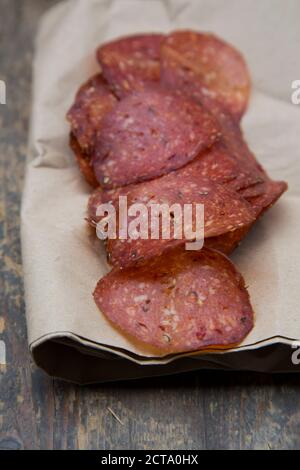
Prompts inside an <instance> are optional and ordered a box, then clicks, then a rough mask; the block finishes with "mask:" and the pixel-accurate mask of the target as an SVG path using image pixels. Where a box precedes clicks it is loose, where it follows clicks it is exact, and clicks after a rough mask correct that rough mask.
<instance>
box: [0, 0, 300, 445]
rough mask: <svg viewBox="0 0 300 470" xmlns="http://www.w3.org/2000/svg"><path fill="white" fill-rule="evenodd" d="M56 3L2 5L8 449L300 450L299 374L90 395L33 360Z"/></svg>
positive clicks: (121, 388) (3, 411)
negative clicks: (49, 53) (40, 45)
mask: <svg viewBox="0 0 300 470" xmlns="http://www.w3.org/2000/svg"><path fill="white" fill-rule="evenodd" d="M55 3H57V2H55V1H50V0H26V1H20V0H0V11H1V22H0V43H1V52H2V54H1V58H0V79H2V80H5V82H6V84H7V105H6V106H4V105H1V106H0V125H1V139H0V158H1V161H0V178H1V183H0V237H1V239H0V327H1V328H0V339H2V340H4V341H5V344H6V349H7V364H6V366H3V365H2V366H0V449H78V448H79V449H271V448H274V449H294V448H299V444H300V387H299V385H300V376H299V375H289V376H284V375H277V376H268V375H262V374H254V373H238V372H236V373H228V372H218V373H217V372H210V371H208V372H198V373H190V374H182V375H180V376H174V377H171V378H170V377H165V378H156V379H148V380H142V381H135V382H134V381H132V382H129V383H117V384H108V385H101V386H93V387H85V388H83V387H78V386H73V385H70V384H66V383H62V382H60V381H57V380H53V379H51V378H49V377H47V376H46V375H45V374H43V373H42V372H41V371H40V370H38V369H37V368H36V367H35V366H34V364H33V363H32V362H31V360H30V356H29V354H28V350H27V341H26V324H25V307H24V297H23V285H22V266H21V252H20V237H19V208H20V198H21V191H22V184H23V177H24V165H25V154H26V141H27V131H28V117H29V111H30V89H31V61H32V54H33V38H34V34H35V30H36V26H37V21H38V19H39V17H40V15H41V14H42V13H43V12H44V11H45V10H46V9H47V8H48V7H49V6H52V5H54V4H55ZM3 18H4V21H3ZM116 416H117V417H118V418H119V420H118V419H116Z"/></svg>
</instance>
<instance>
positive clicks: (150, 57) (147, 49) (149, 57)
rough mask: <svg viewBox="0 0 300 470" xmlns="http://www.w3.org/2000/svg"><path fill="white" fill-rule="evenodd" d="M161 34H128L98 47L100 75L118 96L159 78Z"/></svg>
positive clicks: (139, 88) (122, 95) (141, 87)
mask: <svg viewBox="0 0 300 470" xmlns="http://www.w3.org/2000/svg"><path fill="white" fill-rule="evenodd" d="M162 39H163V35H161V34H145V35H136V36H130V37H126V38H122V39H118V40H116V41H113V42H109V43H107V44H104V45H103V46H101V47H99V49H98V50H97V58H98V60H99V63H100V65H101V68H102V71H103V74H104V76H105V78H106V80H107V81H108V83H109V84H110V86H111V87H112V89H113V90H114V92H115V93H116V95H117V96H119V97H120V98H122V97H124V96H126V95H127V94H128V93H129V92H131V91H134V90H141V89H143V88H144V85H145V84H147V83H153V82H157V81H159V77H160V62H159V58H160V45H161V41H162Z"/></svg>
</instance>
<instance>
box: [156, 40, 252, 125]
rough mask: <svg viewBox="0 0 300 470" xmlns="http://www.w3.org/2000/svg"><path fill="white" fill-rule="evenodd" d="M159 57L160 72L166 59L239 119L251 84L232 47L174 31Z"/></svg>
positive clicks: (240, 56) (220, 42)
mask: <svg viewBox="0 0 300 470" xmlns="http://www.w3.org/2000/svg"><path fill="white" fill-rule="evenodd" d="M161 56H162V69H164V66H165V63H164V60H165V59H166V56H167V60H168V61H170V60H172V62H173V64H175V66H176V67H177V68H179V69H180V70H181V71H182V73H184V74H185V75H187V74H191V75H193V76H194V77H197V78H198V80H200V82H201V90H202V93H203V94H206V95H208V96H210V97H212V98H213V99H215V100H216V101H218V102H220V103H221V104H222V106H223V107H224V108H225V109H226V110H228V111H229V112H230V113H231V114H232V115H233V116H235V117H236V118H237V119H240V118H241V117H242V115H243V114H244V112H245V110H246V108H247V104H248V99H249V94H250V88H251V83H250V76H249V72H248V69H247V66H246V63H245V61H244V59H243V57H242V55H241V54H240V53H239V52H238V51H237V50H236V49H235V48H234V47H232V46H231V45H229V44H227V43H226V42H224V41H222V40H221V39H219V38H217V37H216V36H214V35H212V34H202V33H196V32H193V31H175V32H174V33H172V34H170V35H169V36H167V37H166V38H165V40H164V41H163V43H162V48H161ZM163 73H164V70H163V71H162V74H163Z"/></svg>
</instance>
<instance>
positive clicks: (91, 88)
mask: <svg viewBox="0 0 300 470" xmlns="http://www.w3.org/2000/svg"><path fill="white" fill-rule="evenodd" d="M116 102H117V100H116V98H115V97H114V95H113V94H112V93H111V92H110V91H109V89H108V87H107V84H106V83H105V81H104V80H103V78H102V76H101V75H100V74H98V75H95V76H94V77H92V78H90V79H89V80H88V81H87V82H86V83H84V84H83V85H82V87H81V88H80V89H79V91H78V93H77V95H76V98H75V102H74V104H73V105H72V107H71V108H70V110H69V112H68V114H67V119H68V120H69V122H70V123H71V130H72V134H73V135H74V137H76V139H77V141H78V144H79V146H80V147H81V149H82V150H83V151H84V152H86V153H87V154H90V153H91V151H92V150H93V148H94V139H95V135H96V133H97V131H100V129H101V125H102V120H103V117H104V116H105V115H106V114H107V113H108V112H109V111H111V109H112V108H113V107H114V105H115V104H116Z"/></svg>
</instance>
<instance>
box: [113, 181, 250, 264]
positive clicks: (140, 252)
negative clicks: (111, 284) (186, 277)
mask: <svg viewBox="0 0 300 470" xmlns="http://www.w3.org/2000/svg"><path fill="white" fill-rule="evenodd" d="M140 203H141V204H143V205H145V206H146V207H147V208H149V210H148V224H149V228H148V239H144V238H137V239H132V237H131V238H128V239H125V240H122V239H120V238H118V237H117V238H116V239H110V240H108V242H107V251H108V256H109V262H110V263H111V264H112V265H113V266H119V267H125V266H130V265H133V264H136V263H140V262H142V261H144V260H145V259H149V258H152V257H154V256H159V255H161V254H162V253H163V252H164V251H166V250H169V249H170V248H173V247H175V246H180V245H183V244H184V243H186V242H187V241H193V240H195V238H196V236H195V235H194V233H196V206H197V205H199V204H202V205H203V206H204V226H203V229H204V237H205V238H209V237H215V236H218V235H221V234H223V233H227V232H230V231H234V230H236V229H238V228H240V227H244V226H245V225H248V224H249V223H252V222H253V221H254V220H255V217H254V214H253V211H252V209H251V206H250V204H249V203H248V202H247V201H245V200H244V199H243V198H242V197H240V196H238V194H237V193H236V192H234V191H231V190H230V189H229V188H226V187H224V186H221V185H218V184H216V183H213V182H212V181H210V180H208V179H203V178H202V179H200V178H199V176H198V175H197V174H185V173H183V174H180V175H178V174H177V173H176V172H174V173H171V174H169V175H167V176H165V177H163V178H160V179H157V180H152V181H149V182H148V183H144V184H141V185H138V187H135V188H134V189H132V190H131V191H129V192H128V194H127V204H128V207H131V206H132V205H133V204H140ZM154 204H157V205H162V204H165V205H167V207H168V208H170V212H171V215H170V216H169V215H168V214H167V216H168V217H171V219H170V234H168V236H165V235H164V232H163V231H162V229H161V225H160V230H159V234H158V235H157V238H156V239H154V238H153V233H152V231H151V223H153V218H151V216H152V217H153V213H152V212H151V206H153V205H154ZM174 204H175V205H177V206H179V207H180V208H181V214H184V206H185V205H187V204H189V205H190V206H191V207H192V218H191V228H192V231H193V233H192V234H191V235H189V234H186V232H185V230H184V225H183V223H184V217H183V215H182V219H181V221H180V219H179V222H178V219H177V217H178V213H177V212H176V210H173V209H172V206H173V205H174ZM173 207H174V206H173ZM175 207H176V206H175ZM172 214H174V215H173V219H172ZM167 216H165V217H167ZM117 217H119V210H118V207H117ZM179 217H180V216H179ZM133 219H134V217H128V227H130V223H131V221H132V220H133ZM117 220H118V218H117ZM161 220H162V219H161V218H160V219H159V221H160V223H161ZM165 220H166V219H165ZM167 220H169V219H167ZM177 224H179V225H180V226H181V227H182V232H181V233H182V236H181V238H178V237H177V236H176V228H177V227H178V225H177ZM190 233H191V232H190Z"/></svg>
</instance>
